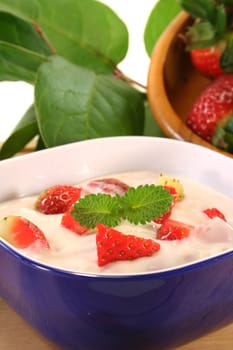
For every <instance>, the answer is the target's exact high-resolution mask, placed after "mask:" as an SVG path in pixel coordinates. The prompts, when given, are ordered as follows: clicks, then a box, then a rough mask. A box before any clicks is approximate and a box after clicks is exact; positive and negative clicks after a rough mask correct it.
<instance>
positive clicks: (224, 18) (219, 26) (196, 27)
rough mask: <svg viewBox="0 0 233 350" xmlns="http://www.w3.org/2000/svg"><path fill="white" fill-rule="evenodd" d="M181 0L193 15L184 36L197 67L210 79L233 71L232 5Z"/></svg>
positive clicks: (201, 0)
mask: <svg viewBox="0 0 233 350" xmlns="http://www.w3.org/2000/svg"><path fill="white" fill-rule="evenodd" d="M179 3H180V5H181V7H182V8H183V10H185V11H186V12H187V13H189V14H190V16H191V17H192V18H193V23H192V24H190V25H189V26H188V27H187V30H186V33H185V36H184V38H185V43H186V49H187V50H188V51H190V57H191V61H192V63H193V65H194V67H195V68H196V69H197V70H198V71H199V72H200V73H201V74H203V75H204V76H207V77H210V78H215V77H217V76H219V75H221V74H223V73H229V72H233V65H232V63H233V60H232V55H233V46H232V5H229V6H228V4H227V3H225V4H224V2H223V1H222V3H220V1H219V2H218V1H212V0H198V5H197V4H196V3H195V1H190V0H180V1H179Z"/></svg>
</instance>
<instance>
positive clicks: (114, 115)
mask: <svg viewBox="0 0 233 350" xmlns="http://www.w3.org/2000/svg"><path fill="white" fill-rule="evenodd" d="M35 106H36V113H37V118H38V125H39V130H40V134H41V136H42V139H43V142H44V144H45V145H46V146H47V147H50V146H55V145H60V144H65V143H69V142H74V141H80V140H85V139H90V138H96V137H102V136H115V135H133V134H136V135H140V134H142V133H143V124H144V98H143V95H142V94H141V93H140V92H138V91H137V90H135V89H134V88H132V87H131V86H130V85H129V84H127V83H126V82H124V81H122V80H120V79H117V78H115V77H114V76H111V75H97V74H95V73H94V72H93V71H91V70H88V69H86V68H83V67H80V66H76V65H74V64H72V63H70V62H68V61H67V60H65V59H63V58H61V57H56V56H54V57H53V58H51V60H50V62H48V63H44V64H42V65H41V66H40V68H39V70H38V77H37V80H36V84H35Z"/></svg>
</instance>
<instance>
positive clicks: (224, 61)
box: [220, 37, 233, 73]
mask: <svg viewBox="0 0 233 350" xmlns="http://www.w3.org/2000/svg"><path fill="white" fill-rule="evenodd" d="M220 65H221V68H222V70H223V71H224V72H226V73H228V72H229V73H230V72H232V71H233V38H232V37H229V38H228V40H227V46H226V48H225V50H224V51H223V53H222V56H221V58H220Z"/></svg>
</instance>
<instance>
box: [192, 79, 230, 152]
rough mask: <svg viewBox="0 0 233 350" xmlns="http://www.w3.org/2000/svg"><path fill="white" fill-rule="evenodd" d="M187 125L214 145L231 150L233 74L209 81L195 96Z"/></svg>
mask: <svg viewBox="0 0 233 350" xmlns="http://www.w3.org/2000/svg"><path fill="white" fill-rule="evenodd" d="M186 121H187V125H188V126H189V127H190V128H191V129H192V130H193V131H194V132H195V133H196V134H198V135H199V136H201V137H202V138H203V139H205V140H206V141H208V142H210V143H212V144H214V145H215V146H217V147H219V148H221V149H224V150H226V151H228V152H230V153H232V152H233V74H224V75H221V76H219V77H217V78H216V79H215V80H214V81H213V82H211V83H210V84H209V85H208V86H207V87H206V88H205V90H204V91H203V92H202V94H201V95H200V96H199V97H198V98H197V100H196V101H195V103H194V105H193V106H192V108H191V111H190V112H189V114H188V116H187V120H186Z"/></svg>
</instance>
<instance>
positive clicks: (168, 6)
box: [144, 0, 181, 56]
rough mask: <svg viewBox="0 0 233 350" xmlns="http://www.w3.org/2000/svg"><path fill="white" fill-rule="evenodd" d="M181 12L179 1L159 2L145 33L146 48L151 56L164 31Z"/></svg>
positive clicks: (165, 0) (160, 0) (148, 21)
mask: <svg viewBox="0 0 233 350" xmlns="http://www.w3.org/2000/svg"><path fill="white" fill-rule="evenodd" d="M180 11H181V8H180V6H179V4H178V3H177V0H158V2H157V3H156V4H155V6H154V8H153V10H152V12H151V13H150V16H149V18H148V20H147V23H146V27H145V31H144V43H145V48H146V51H147V53H148V55H149V56H150V55H151V53H152V50H153V48H154V46H155V44H156V42H157V40H158V39H159V37H160V36H161V34H162V33H163V31H164V30H165V29H166V27H167V26H168V25H169V24H170V22H171V21H172V20H173V19H174V18H175V17H176V16H177V15H178V13H179V12H180Z"/></svg>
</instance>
